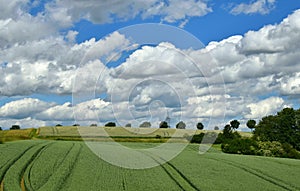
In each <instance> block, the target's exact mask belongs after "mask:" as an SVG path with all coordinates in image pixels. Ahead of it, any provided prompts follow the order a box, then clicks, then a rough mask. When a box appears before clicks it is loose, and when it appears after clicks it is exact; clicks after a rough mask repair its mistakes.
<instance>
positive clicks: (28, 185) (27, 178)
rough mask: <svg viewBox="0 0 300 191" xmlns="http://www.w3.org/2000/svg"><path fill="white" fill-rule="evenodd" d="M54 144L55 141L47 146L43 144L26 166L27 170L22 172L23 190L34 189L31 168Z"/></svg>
mask: <svg viewBox="0 0 300 191" xmlns="http://www.w3.org/2000/svg"><path fill="white" fill-rule="evenodd" d="M52 144H54V143H49V144H46V145H45V146H43V147H42V148H41V150H40V151H39V152H38V153H36V155H35V157H33V159H32V160H31V161H30V163H29V164H28V165H27V166H26V168H25V170H24V171H23V173H22V179H21V188H22V191H26V190H33V187H32V185H31V182H30V174H31V169H32V167H33V165H34V162H35V161H36V160H38V158H39V157H40V155H41V154H42V153H43V152H44V151H45V150H47V149H48V147H50V146H51V145H52Z"/></svg>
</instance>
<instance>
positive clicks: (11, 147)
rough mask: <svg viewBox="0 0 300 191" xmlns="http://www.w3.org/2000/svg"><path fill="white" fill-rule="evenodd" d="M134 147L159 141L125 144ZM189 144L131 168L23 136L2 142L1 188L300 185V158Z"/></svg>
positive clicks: (78, 147)
mask: <svg viewBox="0 0 300 191" xmlns="http://www.w3.org/2000/svg"><path fill="white" fill-rule="evenodd" d="M122 144H123V145H125V146H128V147H130V148H148V147H156V146H157V145H159V143H125V142H124V143H122ZM198 146H199V145H195V144H190V145H188V146H187V147H186V148H185V150H184V151H183V152H181V153H180V154H179V155H178V156H177V157H175V158H174V159H172V160H171V161H168V162H166V163H165V164H163V165H159V166H157V167H154V168H149V169H140V170H133V169H126V168H121V167H118V166H114V165H111V164H110V163H108V162H105V161H103V160H102V159H100V158H99V157H97V156H96V155H95V154H94V153H93V152H92V151H91V150H90V149H89V148H88V147H87V146H86V145H85V143H84V142H81V141H52V140H22V141H14V142H6V143H5V144H1V145H0V165H1V166H0V180H1V189H0V190H272V191H274V190H300V182H299V175H300V160H293V159H282V158H268V157H258V156H245V155H229V154H224V153H222V152H221V151H220V150H219V148H218V147H217V146H216V147H213V148H211V149H210V150H209V152H207V153H205V154H199V153H198Z"/></svg>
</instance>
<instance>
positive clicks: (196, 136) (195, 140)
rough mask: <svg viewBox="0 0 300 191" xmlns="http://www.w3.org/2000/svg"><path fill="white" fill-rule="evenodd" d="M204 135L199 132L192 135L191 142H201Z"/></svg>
mask: <svg viewBox="0 0 300 191" xmlns="http://www.w3.org/2000/svg"><path fill="white" fill-rule="evenodd" d="M204 135H205V134H204V133H200V134H197V135H194V136H193V137H192V138H191V143H201V142H202V139H203V137H204Z"/></svg>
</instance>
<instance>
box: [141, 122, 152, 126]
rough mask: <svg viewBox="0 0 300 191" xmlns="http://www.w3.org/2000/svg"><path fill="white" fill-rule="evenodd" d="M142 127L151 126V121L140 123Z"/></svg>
mask: <svg viewBox="0 0 300 191" xmlns="http://www.w3.org/2000/svg"><path fill="white" fill-rule="evenodd" d="M140 127H151V123H150V122H148V121H145V122H143V123H142V124H140Z"/></svg>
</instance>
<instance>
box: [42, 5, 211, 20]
mask: <svg viewBox="0 0 300 191" xmlns="http://www.w3.org/2000/svg"><path fill="white" fill-rule="evenodd" d="M46 9H47V13H48V15H49V17H50V18H51V19H52V20H53V21H54V22H58V23H60V25H62V26H70V25H71V24H72V23H74V22H77V21H79V20H80V19H81V18H84V19H87V20H89V21H91V22H93V23H110V22H113V21H115V20H121V21H124V20H128V19H132V18H135V17H137V16H139V15H141V17H142V18H144V19H146V18H150V17H153V16H161V17H162V20H163V21H166V22H169V23H173V22H178V21H187V19H189V18H190V17H198V16H203V15H206V14H207V13H209V12H212V9H211V8H210V7H209V6H208V5H207V3H206V1H202V0H188V1H180V0H167V1H164V2H162V1H158V0H148V1H143V0H137V1H136V0H135V1H133V0H127V1H120V0H110V1H101V2H99V1H97V0H88V1H71V0H63V1H55V2H54V3H53V2H51V3H49V4H48V5H47V6H46ZM99 10H101V11H99Z"/></svg>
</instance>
